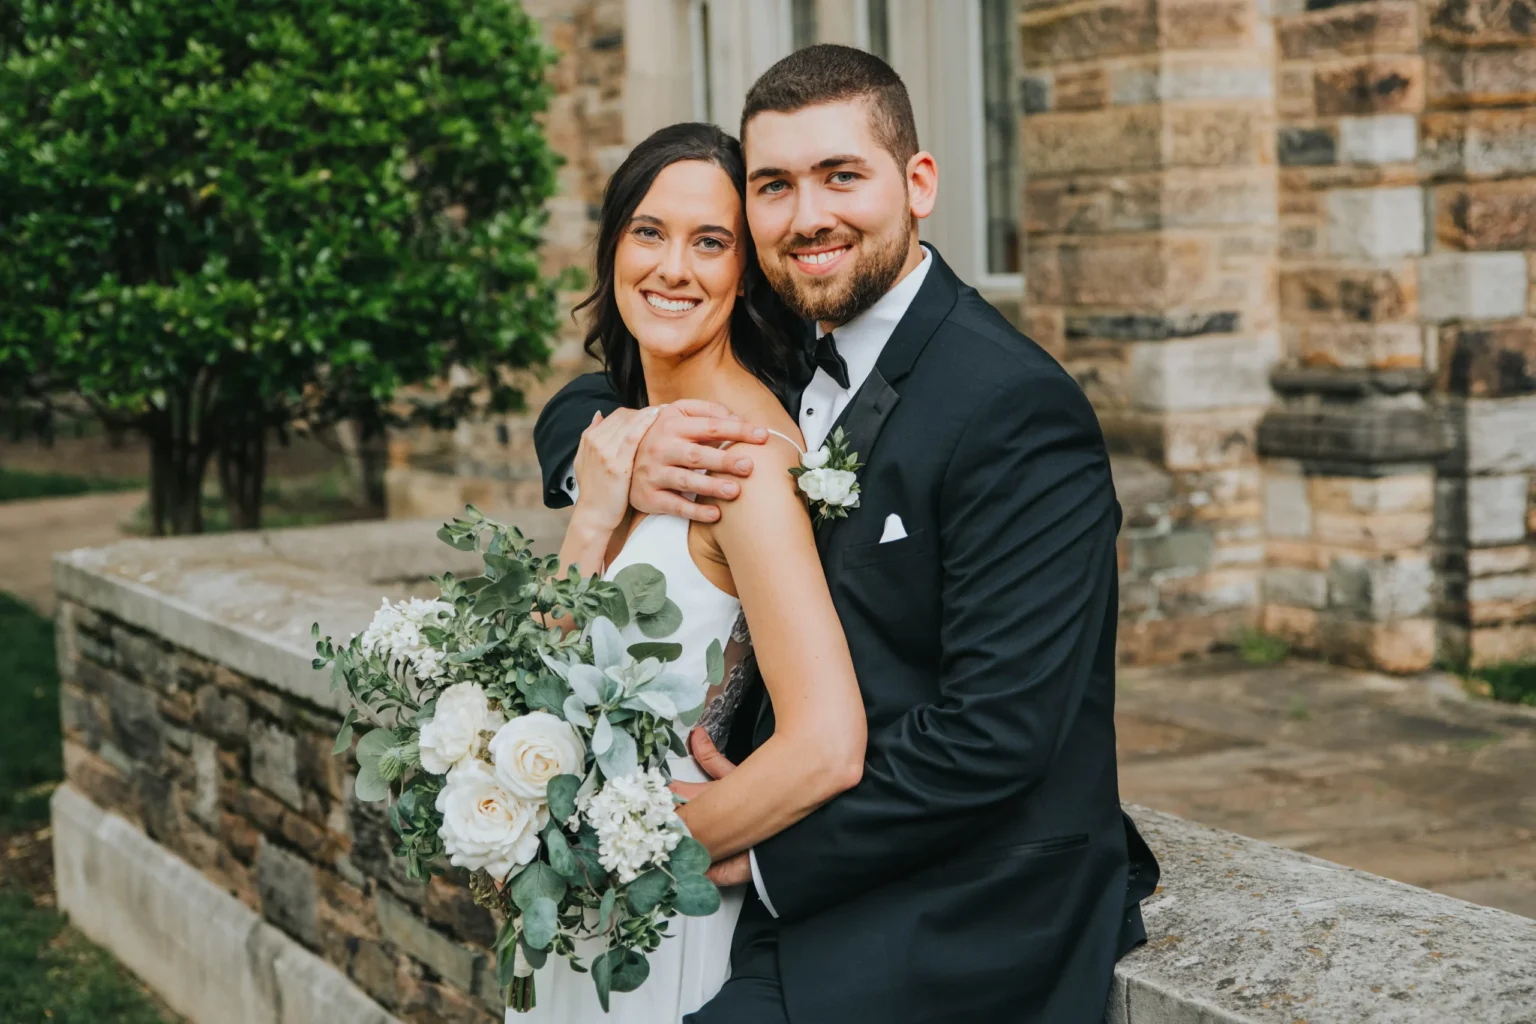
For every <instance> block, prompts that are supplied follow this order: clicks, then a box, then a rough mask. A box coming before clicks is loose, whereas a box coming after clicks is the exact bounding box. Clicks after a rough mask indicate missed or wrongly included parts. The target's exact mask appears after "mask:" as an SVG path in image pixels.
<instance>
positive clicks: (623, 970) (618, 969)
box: [606, 949, 651, 992]
mask: <svg viewBox="0 0 1536 1024" xmlns="http://www.w3.org/2000/svg"><path fill="white" fill-rule="evenodd" d="M606 955H607V956H610V957H614V958H615V963H614V967H613V980H612V981H611V982H610V983H609V984H610V986H611V987H612V989H613V991H615V992H633V991H634V990H635V989H637V988H639V987H640V986H641V985H644V984H645V979H646V978H648V977H650V975H651V965H650V962H649V961H647V960H646V958H645V954H644V953H642V952H640V951H639V950H638V949H611V950H609V951H608V953H607V954H606Z"/></svg>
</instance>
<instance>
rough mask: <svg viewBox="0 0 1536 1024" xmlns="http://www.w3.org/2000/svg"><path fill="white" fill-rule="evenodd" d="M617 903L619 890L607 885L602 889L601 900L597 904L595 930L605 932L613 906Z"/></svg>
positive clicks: (610, 919)
mask: <svg viewBox="0 0 1536 1024" xmlns="http://www.w3.org/2000/svg"><path fill="white" fill-rule="evenodd" d="M618 905H619V891H618V890H617V889H615V888H613V887H612V886H609V887H608V888H607V889H605V890H604V891H603V899H602V902H601V903H599V904H598V905H597V930H598V931H602V932H606V931H607V930H608V925H609V924H610V923H611V922H612V920H613V908H614V907H616V906H618Z"/></svg>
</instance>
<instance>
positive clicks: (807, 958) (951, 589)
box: [534, 253, 1158, 1024]
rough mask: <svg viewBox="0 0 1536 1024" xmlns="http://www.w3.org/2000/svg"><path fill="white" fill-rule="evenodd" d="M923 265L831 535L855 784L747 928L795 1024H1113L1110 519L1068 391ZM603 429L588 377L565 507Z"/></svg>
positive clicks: (572, 392) (567, 439) (1009, 330)
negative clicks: (861, 742)
mask: <svg viewBox="0 0 1536 1024" xmlns="http://www.w3.org/2000/svg"><path fill="white" fill-rule="evenodd" d="M933 260H934V265H933V266H932V267H931V268H930V269H929V272H928V276H927V279H926V280H925V281H924V282H923V285H922V287H921V289H920V290H919V291H918V294H917V296H916V297H915V299H914V300H913V303H912V305H911V307H910V308H909V309H908V311H907V313H906V316H905V317H904V318H903V319H902V321H901V323H900V324H899V325H898V326H897V328H896V330H895V332H894V333H893V334H892V336H891V338H890V340H889V342H888V343H887V344H886V346H885V349H884V350H883V351H882V353H881V355H880V358H879V361H878V362H877V363H876V366H875V369H874V371H873V372H872V373H871V374H870V376H869V379H868V380H867V381H865V383H864V384H863V386H862V387H861V388H860V389H859V391H858V393H857V395H855V397H854V399H853V400H852V401H851V402H850V403H849V405H848V408H847V409H846V410H845V412H844V414H843V416H842V417H841V419H840V420H839V423H840V424H841V425H842V426H843V428H844V430H845V431H846V432H847V434H848V436H849V438H850V439H851V441H850V444H851V448H852V449H853V450H854V451H857V452H858V453H859V455H860V458H861V460H862V461H863V462H864V463H865V466H864V468H863V469H862V470H860V471H859V483H860V488H861V493H860V499H859V507H858V508H857V509H855V510H853V511H852V512H851V513H850V515H849V516H848V518H847V519H845V520H837V521H833V522H831V523H828V524H824V525H822V526H821V527H819V528H818V530H817V545H818V547H819V548H820V550H821V557H822V564H823V566H824V567H825V568H826V573H827V581H828V583H829V584H830V585H831V590H832V598H833V601H834V602H835V604H836V607H837V611H838V615H839V617H840V618H841V620H842V624H843V628H844V630H845V631H846V633H847V636H848V644H849V647H850V648H851V649H852V652H853V661H854V665H855V667H856V669H857V672H858V678H859V685H860V688H861V690H862V691H863V696H864V706H865V710H866V712H867V713H868V716H869V745H868V750H867V754H866V762H865V768H864V776H863V780H862V781H861V782H860V783H859V785H858V786H857V787H855V788H854V789H852V790H849V791H848V792H846V793H844V794H842V795H841V796H839V797H837V798H836V799H834V800H832V801H831V802H830V803H828V804H826V805H824V806H823V807H821V808H820V809H819V810H817V811H815V812H814V813H812V814H811V815H810V816H809V817H807V818H805V819H804V820H803V821H801V822H800V823H798V824H796V825H794V826H792V827H790V828H789V829H786V830H785V831H784V832H781V833H780V834H778V835H776V836H774V837H772V838H771V839H768V840H766V841H765V842H763V843H760V844H759V845H758V846H757V847H756V857H757V865H758V869H759V871H760V873H761V876H762V880H763V883H764V886H765V889H766V891H767V893H768V898H769V899H770V900H771V901H772V903H773V906H774V909H775V910H776V911H777V912H778V915H779V918H778V920H777V921H776V922H772V923H770V924H766V925H765V924H762V923H761V922H763V921H764V920H765V919H764V918H763V916H762V915H761V914H758V915H746V916H744V919H743V920H744V922H749V921H752V920H756V921H758V922H760V923H759V924H757V925H755V927H774V928H777V931H778V936H777V937H778V966H779V973H780V977H781V982H782V986H783V993H784V1000H785V1006H786V1008H787V1010H788V1011H789V1018H790V1019H791V1020H793V1021H794V1022H795V1024H843V1022H847V1021H870V1022H875V1021H879V1022H882V1024H939V1022H952V1021H962V1020H972V1021H1009V1022H1025V1021H1032V1022H1039V1024H1078V1022H1081V1024H1089V1022H1093V1024H1097V1022H1100V1021H1102V1020H1103V1019H1104V1013H1105V1004H1106V1000H1107V997H1108V991H1109V984H1110V978H1111V973H1112V970H1113V965H1114V962H1115V960H1116V959H1117V958H1118V957H1119V956H1120V955H1122V954H1123V953H1125V952H1126V950H1128V949H1129V948H1131V946H1133V945H1135V944H1136V943H1137V942H1139V941H1141V940H1142V939H1144V938H1145V933H1144V931H1143V930H1142V926H1141V916H1140V909H1139V906H1138V904H1139V901H1140V900H1141V899H1144V898H1145V897H1146V896H1147V895H1149V894H1150V893H1151V892H1152V890H1153V888H1154V887H1155V885H1156V881H1157V876H1158V869H1157V862H1156V861H1155V860H1154V859H1153V857H1152V855H1151V853H1150V852H1149V851H1148V850H1147V847H1146V845H1145V843H1143V842H1142V841H1141V837H1140V836H1139V835H1138V834H1137V832H1136V829H1135V826H1134V824H1132V823H1131V821H1130V819H1129V818H1128V817H1126V816H1124V814H1123V813H1122V811H1121V809H1120V799H1119V790H1118V785H1117V780H1116V768H1115V728H1114V679H1115V625H1116V614H1117V597H1116V588H1117V570H1116V561H1115V537H1116V534H1117V532H1118V530H1119V526H1120V508H1119V505H1118V503H1117V502H1116V500H1115V493H1114V486H1113V484H1112V482H1111V480H1110V471H1109V460H1108V457H1107V455H1106V453H1105V449H1104V441H1103V436H1102V434H1101V432H1100V430H1099V425H1098V421H1097V419H1096V418H1095V416H1094V413H1093V410H1092V409H1091V407H1090V406H1089V404H1088V401H1087V399H1086V398H1085V397H1084V395H1083V393H1082V391H1081V390H1080V389H1079V388H1078V387H1077V385H1076V383H1075V382H1074V381H1073V380H1072V379H1071V377H1069V376H1068V375H1067V374H1066V372H1065V371H1064V370H1062V368H1061V367H1060V366H1059V365H1058V364H1057V363H1056V362H1055V360H1053V359H1052V358H1051V357H1050V356H1049V355H1048V354H1047V353H1046V352H1045V351H1043V350H1042V349H1041V348H1040V347H1039V346H1038V345H1036V344H1035V343H1034V342H1033V341H1031V340H1030V339H1029V338H1027V337H1025V336H1024V335H1022V334H1020V333H1019V332H1018V331H1017V330H1015V329H1014V328H1013V327H1012V326H1011V325H1010V324H1009V323H1008V322H1007V320H1005V319H1004V318H1003V317H1002V315H1001V314H999V313H998V312H997V311H996V310H995V309H993V308H992V307H991V306H990V305H988V304H987V302H986V301H985V300H983V299H982V298H981V297H980V296H979V295H978V294H977V293H976V292H975V291H974V290H972V289H971V288H969V287H967V286H966V285H964V284H962V283H961V282H960V280H959V279H958V278H956V276H955V275H954V273H953V272H951V271H950V269H949V267H947V266H946V265H945V264H944V262H943V261H942V260H941V259H939V257H938V254H937V253H933ZM605 403H606V405H608V406H610V407H611V406H613V405H615V404H617V403H616V399H615V398H614V396H613V394H612V392H611V390H608V389H607V388H606V385H605V382H604V380H603V378H602V377H601V376H600V375H592V377H590V378H585V379H583V380H581V381H578V382H576V383H574V384H572V385H571V386H570V387H568V388H567V389H566V391H564V392H562V393H561V394H560V395H559V396H557V397H556V399H555V400H554V401H553V402H551V403H550V405H549V406H548V408H547V409H546V411H545V413H544V415H543V416H542V417H541V418H540V422H539V424H538V428H537V429H536V431H535V434H534V438H535V443H536V445H537V446H538V451H539V456H540V461H541V463H542V464H543V466H544V467H545V470H546V474H547V475H546V483H547V485H548V487H547V491H548V494H549V498H550V500H551V503H552V504H566V503H568V499H567V498H566V497H565V495H564V492H563V491H562V490H561V489H560V487H559V484H560V481H558V480H556V479H553V474H556V473H559V472H560V471H561V469H562V467H564V466H566V465H569V463H570V460H571V458H572V456H573V455H574V452H575V449H576V445H577V444H578V443H579V437H580V432H581V428H582V427H584V426H585V425H586V424H587V423H589V422H590V421H591V418H592V412H593V410H594V409H596V408H602V407H603V405H604V404H605ZM892 513H894V514H896V515H899V516H900V517H901V519H902V522H903V524H904V525H905V528H906V532H907V536H906V537H905V538H903V539H901V540H896V541H892V542H889V543H883V544H882V543H880V536H881V532H882V529H883V527H884V524H885V520H886V517H887V516H888V515H890V514H892ZM759 704H760V707H761V711H760V713H757V714H754V713H752V712H750V711H747V710H744V711H743V712H741V713H739V714H738V724H739V725H741V727H742V729H741V731H738V732H736V733H734V734H733V737H732V744H731V746H732V747H734V748H738V749H737V750H736V752H737V753H738V754H739V753H740V752H741V751H740V747H741V746H747V745H750V743H749V742H748V741H750V742H751V743H760V742H761V741H762V740H764V739H765V738H766V737H767V736H768V735H769V734H771V733H772V730H773V720H772V709H771V707H769V706H768V704H767V702H766V701H760V702H759ZM743 733H747V734H749V735H748V736H747V738H746V739H743V738H742V736H743ZM743 927H754V925H751V924H744V925H743ZM740 942H741V936H740V935H738V944H740Z"/></svg>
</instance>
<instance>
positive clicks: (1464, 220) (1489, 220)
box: [1434, 180, 1536, 251]
mask: <svg viewBox="0 0 1536 1024" xmlns="http://www.w3.org/2000/svg"><path fill="white" fill-rule="evenodd" d="M1434 210H1435V238H1436V240H1437V241H1439V242H1440V244H1442V245H1444V246H1447V247H1449V248H1452V249H1467V250H1480V251H1492V250H1500V249H1536V181H1533V180H1522V181H1488V182H1478V183H1476V184H1469V185H1464V184H1456V185H1447V186H1444V187H1442V188H1438V189H1436V190H1435V194H1434Z"/></svg>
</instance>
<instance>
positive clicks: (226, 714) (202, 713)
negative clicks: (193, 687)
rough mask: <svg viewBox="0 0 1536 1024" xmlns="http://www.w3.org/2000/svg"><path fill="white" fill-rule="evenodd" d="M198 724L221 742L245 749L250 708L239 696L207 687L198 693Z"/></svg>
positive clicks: (211, 686)
mask: <svg viewBox="0 0 1536 1024" xmlns="http://www.w3.org/2000/svg"><path fill="white" fill-rule="evenodd" d="M196 700H197V724H198V726H199V727H200V728H201V729H203V730H205V731H207V732H209V733H211V734H212V735H213V736H215V737H216V738H217V739H219V740H220V741H221V742H223V743H225V744H227V745H230V746H237V747H243V746H244V745H245V744H246V742H247V740H248V736H247V734H246V731H247V729H249V727H250V708H249V707H247V705H246V703H245V701H244V700H243V699H242V698H241V697H239V696H238V695H237V694H233V693H228V692H226V691H224V690H222V689H220V688H219V687H217V686H213V685H207V686H203V687H201V688H199V689H198V691H197V698H196Z"/></svg>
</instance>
